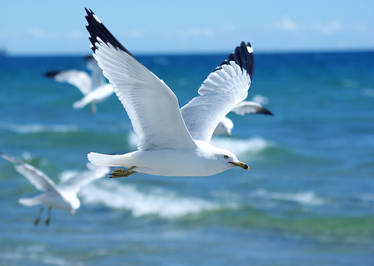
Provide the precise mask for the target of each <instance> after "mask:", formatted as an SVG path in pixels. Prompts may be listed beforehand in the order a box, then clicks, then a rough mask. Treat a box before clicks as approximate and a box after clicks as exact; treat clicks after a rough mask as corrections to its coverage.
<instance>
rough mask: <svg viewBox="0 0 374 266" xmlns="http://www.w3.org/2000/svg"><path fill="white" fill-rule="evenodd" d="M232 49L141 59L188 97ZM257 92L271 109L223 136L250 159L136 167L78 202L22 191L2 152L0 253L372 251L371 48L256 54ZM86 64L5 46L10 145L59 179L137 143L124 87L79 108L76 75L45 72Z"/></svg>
mask: <svg viewBox="0 0 374 266" xmlns="http://www.w3.org/2000/svg"><path fill="white" fill-rule="evenodd" d="M225 57H226V55H224V54H222V55H220V54H217V55H183V56H182V55H178V56H177V55H155V56H150V55H148V56H140V57H139V60H140V61H141V62H143V63H144V64H145V65H146V66H147V67H148V68H150V69H151V70H152V71H153V72H154V73H156V74H157V75H158V76H159V77H160V78H162V79H163V80H164V81H165V82H166V83H167V84H168V85H169V86H170V87H171V88H172V89H173V91H174V92H175V94H176V95H177V96H178V99H179V102H180V105H183V104H185V103H186V102H188V101H189V99H191V97H193V96H194V95H196V91H197V89H198V87H199V86H200V84H201V82H202V81H203V80H204V78H205V77H206V76H207V75H208V73H209V72H210V71H211V70H213V69H214V68H215V67H216V65H218V64H219V63H220V62H221V61H222V60H223V59H224V58H225ZM255 63H256V66H255V73H254V81H253V84H252V86H251V90H250V96H249V98H252V97H256V98H257V99H262V100H263V101H268V103H267V104H266V107H267V108H268V109H270V110H271V111H272V112H273V113H274V114H275V116H274V117H268V116H249V115H247V116H237V115H232V114H230V115H229V116H230V118H231V119H232V120H233V121H234V123H235V127H234V129H233V132H232V134H233V137H231V138H227V137H220V138H216V139H215V140H214V142H215V143H216V144H217V145H220V146H223V147H228V148H229V149H230V150H232V151H233V152H235V153H236V154H237V155H238V157H239V158H240V159H241V160H242V161H245V162H247V163H248V164H249V165H250V166H251V171H250V172H246V171H243V170H240V169H232V170H230V171H227V172H224V173H221V174H219V175H216V176H211V177H159V176H147V175H143V174H139V173H138V174H136V175H133V176H131V177H129V178H127V179H122V180H111V179H109V178H105V179H102V180H99V181H98V182H96V183H93V184H91V185H89V186H88V187H86V188H84V189H83V191H82V193H81V196H80V198H81V200H82V207H81V208H80V209H79V210H78V212H77V214H76V215H75V216H71V215H70V214H69V213H67V212H63V211H59V210H54V211H53V213H52V215H53V216H52V222H51V225H50V226H49V227H45V226H44V225H43V224H41V225H40V226H39V227H34V225H33V220H34V218H35V217H36V216H37V213H38V208H37V207H35V208H27V207H24V206H21V205H19V204H18V198H19V197H21V196H22V197H26V196H33V195H36V194H37V192H36V191H35V189H34V188H33V187H32V186H31V185H30V184H29V183H28V181H27V180H26V179H25V178H23V177H21V176H20V175H19V174H17V173H16V172H15V170H14V169H13V167H12V166H11V165H10V164H9V163H8V162H6V161H4V160H1V161H0V190H1V193H0V210H1V215H2V218H1V219H0V264H4V265H19V264H24V265H43V264H46V265H103V264H108V265H114V264H122V265H123V264H129V265H352V264H355V265H373V261H374V123H373V122H374V108H373V107H374V53H373V52H359V53H358V52H357V53H353V52H352V53H349V52H341V53H294V54H256V56H255ZM68 68H74V69H85V63H84V61H83V60H82V58H81V57H80V56H75V57H1V58H0V103H1V109H0V110H1V111H0V117H1V119H0V150H1V151H3V152H6V153H9V154H11V155H14V156H18V157H20V158H23V159H24V160H26V161H28V162H30V163H32V164H33V165H35V166H37V167H39V168H40V169H42V170H43V171H45V172H46V173H47V174H48V175H50V176H51V177H52V178H53V179H54V180H55V181H58V180H59V179H60V178H61V176H64V175H67V174H69V173H72V172H75V171H83V170H84V169H85V163H86V154H87V153H88V152H90V151H97V152H104V153H123V152H128V151H131V150H133V149H135V147H134V137H133V135H132V133H131V124H130V122H129V119H128V118H127V116H126V114H125V112H124V110H123V108H122V106H121V105H120V103H119V101H118V100H117V98H116V97H115V96H112V97H111V98H109V99H108V100H107V101H106V102H103V103H101V104H99V105H98V112H97V114H96V115H91V114H90V111H89V109H88V108H87V109H83V110H74V109H73V108H72V104H73V102H74V101H76V100H78V99H80V97H81V95H80V93H79V91H78V90H77V89H75V88H74V87H72V86H70V85H67V84H61V83H56V82H54V81H52V80H48V79H45V78H44V77H43V76H42V73H44V72H46V71H50V70H59V69H68Z"/></svg>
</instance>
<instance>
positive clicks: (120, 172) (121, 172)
mask: <svg viewBox="0 0 374 266" xmlns="http://www.w3.org/2000/svg"><path fill="white" fill-rule="evenodd" d="M135 167H136V166H131V167H130V168H129V169H116V170H114V171H113V172H111V173H110V178H119V177H128V176H130V175H132V174H135V173H136V171H133V169H135Z"/></svg>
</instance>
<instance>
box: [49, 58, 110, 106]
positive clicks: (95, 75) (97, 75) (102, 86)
mask: <svg viewBox="0 0 374 266" xmlns="http://www.w3.org/2000/svg"><path fill="white" fill-rule="evenodd" d="M84 59H85V60H86V63H87V68H88V69H89V70H90V71H91V76H89V75H88V74H87V73H86V72H84V71H80V70H73V69H72V70H63V71H50V72H47V73H45V74H44V76H45V77H47V78H53V79H55V80H56V81H59V82H67V83H69V84H71V85H73V86H75V87H77V88H78V89H79V90H80V91H81V93H82V94H83V98H82V99H81V100H79V101H77V102H75V103H74V104H73V107H74V108H75V109H81V108H83V107H85V106H86V105H88V104H90V105H91V113H96V104H97V103H99V102H102V101H104V100H105V99H106V98H108V97H109V96H110V95H112V94H113V93H114V91H113V87H112V85H110V84H107V83H106V82H105V80H104V76H103V73H102V70H101V69H100V68H99V67H98V66H97V63H96V61H95V59H94V58H93V57H92V56H85V57H84Z"/></svg>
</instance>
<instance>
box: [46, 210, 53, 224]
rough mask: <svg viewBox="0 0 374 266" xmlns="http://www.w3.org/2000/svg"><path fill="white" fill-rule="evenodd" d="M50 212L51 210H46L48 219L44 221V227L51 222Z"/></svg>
mask: <svg viewBox="0 0 374 266" xmlns="http://www.w3.org/2000/svg"><path fill="white" fill-rule="evenodd" d="M51 211H52V208H51V207H49V208H48V217H47V219H46V220H45V225H46V226H48V225H49V223H50V222H51Z"/></svg>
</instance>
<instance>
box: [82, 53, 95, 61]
mask: <svg viewBox="0 0 374 266" xmlns="http://www.w3.org/2000/svg"><path fill="white" fill-rule="evenodd" d="M93 59H94V57H93V56H92V55H86V56H84V61H86V62H87V61H90V60H93Z"/></svg>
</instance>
